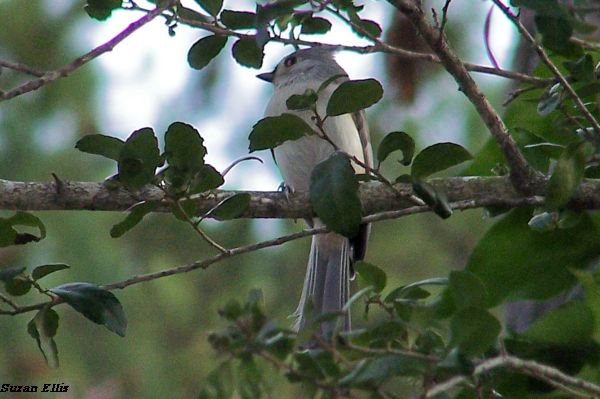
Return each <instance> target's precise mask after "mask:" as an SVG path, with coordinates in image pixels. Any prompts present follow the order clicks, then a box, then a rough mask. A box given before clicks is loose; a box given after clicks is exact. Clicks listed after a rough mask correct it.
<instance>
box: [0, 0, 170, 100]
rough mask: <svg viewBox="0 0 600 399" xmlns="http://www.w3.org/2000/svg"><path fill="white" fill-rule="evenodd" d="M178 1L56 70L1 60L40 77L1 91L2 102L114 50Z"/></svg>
mask: <svg viewBox="0 0 600 399" xmlns="http://www.w3.org/2000/svg"><path fill="white" fill-rule="evenodd" d="M176 2H177V0H171V1H168V2H166V3H165V4H163V5H162V6H160V7H157V8H155V9H153V10H151V11H148V13H147V14H146V15H144V16H143V17H142V18H140V19H138V20H137V21H135V22H133V23H132V24H130V25H129V26H128V27H127V28H126V29H125V30H123V31H122V32H121V33H119V34H118V35H116V36H115V37H113V38H112V39H111V40H109V41H108V42H106V43H104V44H102V45H100V46H98V47H96V48H95V49H93V50H91V51H90V52H88V53H86V54H84V55H82V56H81V57H77V58H76V59H75V60H73V61H72V62H71V63H69V64H67V65H65V66H63V67H62V68H60V69H57V70H55V71H50V72H46V73H41V72H40V71H35V70H33V69H32V68H29V67H26V66H23V65H22V64H15V63H10V62H8V61H2V62H0V65H2V66H5V67H9V68H11V69H15V70H18V71H22V72H26V73H29V74H31V75H34V76H39V78H38V79H33V80H30V81H28V82H26V83H24V84H22V85H21V86H18V87H16V88H15V89H13V90H10V91H7V92H0V102H1V101H5V100H8V99H11V98H14V97H17V96H20V95H22V94H25V93H29V92H31V91H34V90H37V89H39V88H40V87H42V86H45V85H46V84H48V83H50V82H52V81H54V80H57V79H59V78H62V77H65V76H68V75H69V74H71V73H72V72H73V71H75V70H76V69H78V68H80V67H81V66H83V65H85V64H87V63H88V62H90V61H91V60H93V59H95V58H98V57H99V56H100V55H102V54H104V53H106V52H109V51H112V50H113V49H114V48H115V47H116V46H117V45H118V44H119V43H121V42H122V41H123V40H125V39H126V38H127V37H129V36H130V35H131V34H132V33H133V32H135V31H136V30H138V29H140V28H141V27H142V26H144V25H146V24H147V23H148V22H150V21H152V20H153V19H154V18H156V17H157V16H159V15H161V14H162V12H163V11H165V10H166V9H167V8H169V7H172V6H173V5H174V4H175V3H176ZM40 75H41V76H40Z"/></svg>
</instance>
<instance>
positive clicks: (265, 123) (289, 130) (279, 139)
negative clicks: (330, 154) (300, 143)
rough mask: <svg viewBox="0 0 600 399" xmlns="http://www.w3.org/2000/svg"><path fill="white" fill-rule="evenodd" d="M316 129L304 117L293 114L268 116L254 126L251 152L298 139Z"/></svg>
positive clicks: (251, 137) (250, 137)
mask: <svg viewBox="0 0 600 399" xmlns="http://www.w3.org/2000/svg"><path fill="white" fill-rule="evenodd" d="M311 134H314V130H313V129H312V128H311V127H310V126H309V125H308V123H306V122H305V121H304V120H303V119H302V118H300V117H299V116H296V115H292V114H282V115H279V116H267V117H266V118H263V119H261V120H259V121H258V122H256V124H255V125H254V126H253V127H252V132H250V136H249V137H248V139H249V140H250V146H249V149H250V152H254V151H258V150H266V149H270V148H275V147H277V146H278V145H281V144H283V143H284V142H286V141H287V140H298V139H299V138H302V137H304V136H306V135H311Z"/></svg>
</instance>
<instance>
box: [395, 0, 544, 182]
mask: <svg viewBox="0 0 600 399" xmlns="http://www.w3.org/2000/svg"><path fill="white" fill-rule="evenodd" d="M389 1H390V3H392V4H393V5H394V6H395V7H396V8H398V9H399V10H400V11H402V12H403V13H404V14H405V15H406V16H407V17H408V18H409V19H410V20H411V22H412V23H413V25H415V27H416V28H417V30H418V31H419V32H420V33H421V35H422V37H423V39H424V40H425V42H427V44H428V45H429V47H431V49H432V50H433V51H434V52H435V53H436V54H437V55H438V56H439V57H440V60H441V62H442V64H443V65H444V67H445V68H446V70H447V71H448V72H449V73H450V74H451V75H452V76H453V77H454V79H455V80H456V82H457V83H458V85H459V87H460V90H461V91H462V92H463V93H464V94H465V95H466V96H467V98H468V99H469V100H470V101H471V103H472V104H473V106H474V107H475V109H476V110H477V113H478V114H479V116H480V117H481V119H482V120H483V122H484V123H485V124H486V126H487V128H488V130H489V131H490V133H491V134H492V136H493V137H494V138H495V139H496V141H497V142H498V144H499V146H500V149H501V151H502V153H503V154H504V157H505V158H506V161H507V163H508V165H509V167H510V175H511V180H512V182H513V184H514V185H515V187H516V188H517V189H518V190H519V191H521V192H523V193H525V194H531V193H532V192H534V191H535V188H536V186H537V185H539V181H540V176H539V174H538V173H537V172H536V171H535V170H534V169H533V168H531V167H530V166H529V165H528V163H527V161H526V160H525V157H524V156H523V154H522V153H521V151H520V150H519V148H518V147H517V144H516V143H515V141H514V140H513V138H512V137H511V136H510V134H509V133H508V129H507V127H506V125H505V124H504V122H503V121H502V119H501V118H500V116H499V115H498V113H497V112H496V111H495V110H494V108H493V107H492V105H491V104H490V102H489V101H488V99H487V97H486V96H485V95H484V94H483V93H482V92H481V90H480V89H479V87H478V86H477V84H476V83H475V81H474V80H473V78H472V77H471V75H470V74H469V72H468V71H467V69H466V68H465V66H464V64H463V63H462V61H461V60H460V58H458V56H457V55H456V54H455V53H454V52H453V51H452V50H451V49H450V46H449V45H448V41H447V39H446V37H445V36H444V35H443V34H440V32H439V31H438V30H437V29H435V28H434V27H433V26H431V25H430V24H429V22H428V21H427V19H426V18H425V14H424V12H423V10H422V9H421V8H420V6H419V5H418V3H417V2H416V1H414V0H389Z"/></svg>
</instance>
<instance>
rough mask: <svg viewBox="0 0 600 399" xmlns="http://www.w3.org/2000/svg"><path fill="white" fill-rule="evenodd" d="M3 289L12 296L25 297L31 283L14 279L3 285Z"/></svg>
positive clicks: (18, 278)
mask: <svg viewBox="0 0 600 399" xmlns="http://www.w3.org/2000/svg"><path fill="white" fill-rule="evenodd" d="M4 288H5V289H6V292H8V293H9V294H10V295H12V296H21V295H25V294H27V293H28V292H29V290H31V281H29V280H28V279H26V278H24V277H19V276H17V277H15V278H13V279H11V280H8V281H6V282H5V283H4Z"/></svg>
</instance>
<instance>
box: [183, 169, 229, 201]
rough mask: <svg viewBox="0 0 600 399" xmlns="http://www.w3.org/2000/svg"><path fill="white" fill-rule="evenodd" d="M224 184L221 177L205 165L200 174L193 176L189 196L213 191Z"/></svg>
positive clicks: (217, 172)
mask: <svg viewBox="0 0 600 399" xmlns="http://www.w3.org/2000/svg"><path fill="white" fill-rule="evenodd" d="M223 183H225V180H224V179H223V176H222V175H221V174H220V173H219V171H218V170H216V169H215V168H214V167H212V166H211V165H208V164H205V165H204V166H203V167H202V169H200V172H198V173H197V174H196V176H194V179H193V180H192V182H191V186H190V189H189V194H197V193H203V192H205V191H208V190H214V189H215V188H217V187H220V186H221V185H223Z"/></svg>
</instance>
